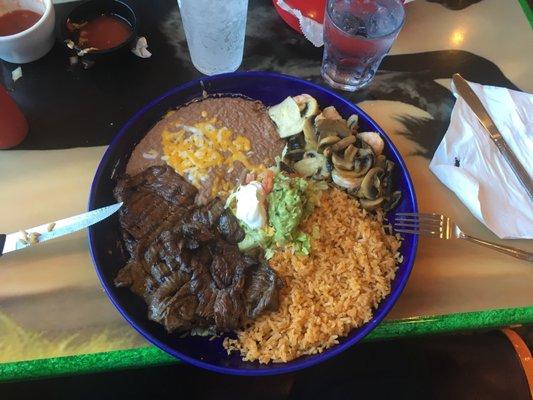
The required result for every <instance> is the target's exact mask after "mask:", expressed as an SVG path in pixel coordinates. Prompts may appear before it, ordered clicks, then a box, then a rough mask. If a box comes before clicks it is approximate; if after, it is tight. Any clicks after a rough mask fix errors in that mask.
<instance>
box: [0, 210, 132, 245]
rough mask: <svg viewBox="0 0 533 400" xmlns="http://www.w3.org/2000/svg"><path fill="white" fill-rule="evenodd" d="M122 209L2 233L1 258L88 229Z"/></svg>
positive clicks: (101, 211) (0, 235) (94, 211)
mask: <svg viewBox="0 0 533 400" xmlns="http://www.w3.org/2000/svg"><path fill="white" fill-rule="evenodd" d="M120 207H122V203H116V204H113V205H110V206H107V207H102V208H98V209H96V210H92V211H89V212H86V213H84V214H79V215H75V216H74V217H70V218H65V219H60V220H59V221H54V222H50V223H47V224H43V225H39V226H36V227H33V228H30V229H26V230H21V231H19V232H13V233H8V234H3V233H0V256H1V255H2V254H5V253H9V252H10V251H15V250H22V249H24V248H26V247H28V246H31V245H33V244H37V243H41V242H46V241H47V240H51V239H55V238H57V237H60V236H63V235H68V234H69V233H73V232H76V231H79V230H80V229H84V228H87V227H88V226H91V225H93V224H96V223H97V222H100V221H102V220H103V219H106V218H107V217H109V216H110V215H112V214H114V213H115V212H116V211H117V210H118V209H120Z"/></svg>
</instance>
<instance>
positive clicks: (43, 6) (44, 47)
mask: <svg viewBox="0 0 533 400" xmlns="http://www.w3.org/2000/svg"><path fill="white" fill-rule="evenodd" d="M18 9H26V10H31V11H35V12H37V13H39V14H42V17H41V18H40V19H39V21H37V22H36V23H35V24H34V25H33V26H31V27H30V28H28V29H26V30H25V31H22V32H19V33H16V34H14V35H9V36H0V58H1V59H2V60H5V61H8V62H11V63H15V64H24V63H28V62H31V61H35V60H37V59H39V58H41V57H42V56H44V55H45V54H46V53H48V52H49V51H50V49H51V48H52V46H53V45H54V41H55V34H54V28H55V19H56V18H55V12H54V6H53V4H52V0H0V15H3V14H6V13H8V12H11V11H14V10H18Z"/></svg>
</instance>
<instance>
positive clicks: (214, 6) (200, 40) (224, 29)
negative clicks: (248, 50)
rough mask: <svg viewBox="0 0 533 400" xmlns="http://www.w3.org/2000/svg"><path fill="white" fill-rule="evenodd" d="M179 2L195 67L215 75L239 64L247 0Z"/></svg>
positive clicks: (230, 70) (242, 47)
mask: <svg viewBox="0 0 533 400" xmlns="http://www.w3.org/2000/svg"><path fill="white" fill-rule="evenodd" d="M178 6H179V8H180V13H181V21H182V23H183V28H184V29H185V36H186V37H187V44H188V46H189V54H190V55H191V59H192V63H193V64H194V66H195V67H196V69H197V70H198V71H200V72H202V73H204V74H206V75H214V74H220V73H223V72H233V71H235V70H236V69H237V68H239V66H240V65H241V62H242V53H243V49H244V34H245V30H246V12H247V10H248V0H178Z"/></svg>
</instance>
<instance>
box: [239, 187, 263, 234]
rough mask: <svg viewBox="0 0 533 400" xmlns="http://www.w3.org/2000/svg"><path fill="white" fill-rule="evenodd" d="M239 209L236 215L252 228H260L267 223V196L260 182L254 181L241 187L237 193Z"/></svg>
mask: <svg viewBox="0 0 533 400" xmlns="http://www.w3.org/2000/svg"><path fill="white" fill-rule="evenodd" d="M235 199H236V200H237V210H236V212H235V216H236V217H237V219H239V220H240V221H242V222H244V223H245V224H246V225H248V227H249V228H250V229H259V228H262V227H264V226H266V224H267V212H266V196H265V192H264V191H263V187H262V186H261V184H260V183H259V182H256V181H252V182H250V183H249V184H247V185H242V186H241V187H239V189H238V190H237V192H236V193H235Z"/></svg>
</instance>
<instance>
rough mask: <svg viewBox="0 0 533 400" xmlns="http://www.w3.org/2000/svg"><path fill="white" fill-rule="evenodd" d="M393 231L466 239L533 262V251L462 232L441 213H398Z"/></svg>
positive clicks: (441, 237) (449, 238)
mask: <svg viewBox="0 0 533 400" xmlns="http://www.w3.org/2000/svg"><path fill="white" fill-rule="evenodd" d="M393 226H394V231H395V232H398V233H411V234H414V235H422V236H430V237H436V238H439V239H446V240H451V239H466V240H468V241H470V242H473V243H476V244H479V245H481V246H485V247H488V248H489V249H492V250H496V251H499V252H500V253H504V254H508V255H510V256H513V257H516V258H519V259H521V260H526V261H529V262H533V253H529V252H527V251H524V250H520V249H516V248H514V247H509V246H502V245H500V244H496V243H492V242H488V241H486V240H481V239H478V238H475V237H473V236H470V235H467V234H466V233H464V232H463V231H462V230H461V228H459V227H458V226H457V224H455V223H454V222H453V221H452V220H451V219H450V218H449V217H447V216H446V215H442V214H435V213H432V214H424V213H398V214H396V217H395V220H394V224H393Z"/></svg>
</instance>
